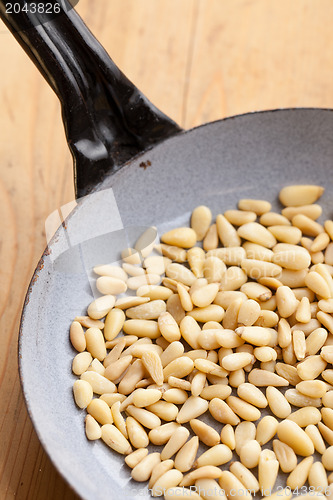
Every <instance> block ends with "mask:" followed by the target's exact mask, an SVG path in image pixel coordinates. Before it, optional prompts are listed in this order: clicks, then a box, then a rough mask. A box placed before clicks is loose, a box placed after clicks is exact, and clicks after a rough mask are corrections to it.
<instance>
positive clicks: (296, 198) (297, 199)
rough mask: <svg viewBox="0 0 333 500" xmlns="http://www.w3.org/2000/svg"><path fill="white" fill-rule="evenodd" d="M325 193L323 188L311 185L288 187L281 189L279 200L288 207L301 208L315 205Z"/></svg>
mask: <svg viewBox="0 0 333 500" xmlns="http://www.w3.org/2000/svg"><path fill="white" fill-rule="evenodd" d="M323 192H324V188H323V187H321V186H315V185H310V184H309V185H295V186H286V187H284V188H282V189H281V191H280V193H279V199H280V201H281V203H282V204H283V205H285V206H286V207H300V206H302V205H309V204H311V203H314V202H315V201H317V200H318V198H320V197H321V195H322V194H323Z"/></svg>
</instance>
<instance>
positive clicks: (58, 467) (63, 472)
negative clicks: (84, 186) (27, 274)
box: [17, 107, 333, 496]
mask: <svg viewBox="0 0 333 500" xmlns="http://www.w3.org/2000/svg"><path fill="white" fill-rule="evenodd" d="M297 111H313V112H318V111H325V112H333V109H332V108H319V107H292V108H274V109H269V110H260V111H250V112H246V113H240V114H237V115H232V116H228V117H225V118H221V119H218V120H214V121H211V122H207V123H204V124H201V125H198V126H196V127H192V128H190V129H186V130H182V131H180V132H179V133H178V134H175V135H173V136H172V137H168V138H166V139H165V140H162V141H160V142H159V143H157V144H155V145H153V146H151V147H149V148H147V149H145V150H144V151H142V152H140V153H138V154H137V155H135V156H133V157H132V158H131V159H130V160H128V161H127V162H125V163H124V164H122V165H121V166H120V167H119V169H118V170H116V171H115V172H114V173H111V174H109V175H108V176H106V178H105V179H104V180H103V181H102V182H100V183H98V184H97V185H96V186H95V187H94V189H93V191H92V192H91V193H94V192H96V191H98V190H100V188H101V187H102V186H103V184H104V182H105V181H106V180H107V179H109V178H110V177H112V178H114V177H115V176H116V177H118V176H119V175H125V173H126V170H127V169H128V168H129V167H130V166H131V165H132V162H133V161H134V160H138V159H139V158H140V157H141V156H143V155H145V154H146V153H147V152H149V151H151V150H152V149H154V148H155V147H158V146H159V145H160V144H164V143H167V142H169V141H172V140H173V139H176V138H177V137H180V136H183V135H187V134H189V133H190V132H192V131H195V130H197V129H202V128H204V127H208V126H211V125H214V124H218V123H221V122H226V121H231V120H234V119H235V118H244V117H249V116H257V115H259V114H262V115H268V114H272V113H278V112H282V113H283V112H297ZM79 207H80V204H78V205H77V206H76V207H75V208H74V210H73V211H72V212H71V213H70V214H69V216H68V217H67V218H66V220H65V221H64V222H66V221H67V220H68V218H70V217H72V216H73V215H74V214H75V213H76V211H77V209H78V208H79ZM61 227H62V226H59V228H58V229H57V231H56V232H55V234H54V235H53V237H52V238H51V240H50V243H49V245H48V246H47V247H46V248H45V250H44V252H43V254H42V256H41V258H40V259H39V261H38V263H37V266H36V268H35V270H34V272H33V274H32V277H31V280H30V282H29V285H28V288H27V292H26V295H25V299H24V303H23V307H22V313H21V317H20V326H19V332H18V351H17V355H18V371H19V380H20V386H21V390H22V393H23V399H24V403H25V406H26V408H27V412H28V415H29V418H30V420H31V422H32V425H33V428H34V431H35V432H36V434H37V436H38V439H39V442H40V443H41V445H42V448H43V450H44V451H45V453H46V454H47V456H48V458H49V459H50V461H51V463H52V464H53V465H54V467H55V469H56V470H57V472H58V473H59V474H60V475H61V477H62V478H63V479H64V480H65V481H66V483H67V484H68V485H69V486H70V488H71V489H72V491H73V492H74V493H75V494H77V495H78V496H79V493H78V492H77V490H76V487H75V485H74V482H73V484H72V481H71V475H70V474H68V470H67V469H66V468H65V467H62V464H61V463H60V462H59V461H57V460H55V459H54V457H53V455H52V450H49V447H48V445H47V444H46V442H45V441H44V437H43V435H42V434H41V432H40V430H39V429H38V425H37V423H36V421H35V419H34V417H33V414H32V409H31V408H30V403H29V401H28V399H27V394H26V392H25V389H24V376H23V369H22V351H23V337H24V335H23V329H24V323H25V312H26V309H27V307H28V305H29V302H30V295H31V292H32V290H33V288H34V286H35V285H36V283H37V281H38V279H39V276H38V273H39V272H41V271H42V269H43V265H44V258H45V257H47V255H48V254H49V250H48V247H49V246H52V243H53V242H54V240H55V238H57V235H58V231H59V229H60V228H61Z"/></svg>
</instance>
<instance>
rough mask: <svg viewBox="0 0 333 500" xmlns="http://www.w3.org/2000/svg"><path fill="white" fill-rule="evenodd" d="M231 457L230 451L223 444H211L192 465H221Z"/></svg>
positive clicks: (196, 466)
mask: <svg viewBox="0 0 333 500" xmlns="http://www.w3.org/2000/svg"><path fill="white" fill-rule="evenodd" d="M231 458H232V451H231V450H230V448H228V446H226V445H225V444H217V445H215V446H212V447H211V448H210V449H209V450H207V451H205V452H204V453H202V455H200V457H199V458H198V459H197V460H196V461H195V462H194V465H193V467H194V468H195V469H197V468H198V467H203V466H204V465H215V466H219V465H223V464H226V463H227V462H229V461H230V460H231Z"/></svg>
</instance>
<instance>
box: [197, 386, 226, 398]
mask: <svg viewBox="0 0 333 500" xmlns="http://www.w3.org/2000/svg"><path fill="white" fill-rule="evenodd" d="M230 394H231V387H229V386H228V385H220V384H219V385H210V386H207V387H204V388H203V389H202V391H201V393H200V396H201V397H202V398H204V399H207V400H209V401H210V400H211V399H213V398H220V399H226V398H227V397H228V396H230Z"/></svg>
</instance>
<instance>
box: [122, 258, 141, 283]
mask: <svg viewBox="0 0 333 500" xmlns="http://www.w3.org/2000/svg"><path fill="white" fill-rule="evenodd" d="M122 267H123V270H124V271H125V272H126V274H129V276H142V275H143V274H145V270H144V269H143V267H141V266H137V265H134V264H129V263H128V262H124V263H123V264H122ZM125 281H127V279H126V280H125Z"/></svg>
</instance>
